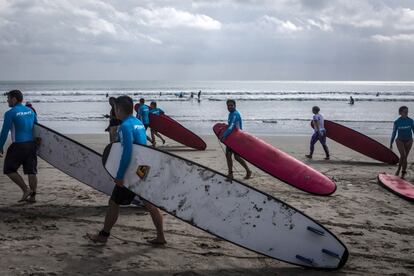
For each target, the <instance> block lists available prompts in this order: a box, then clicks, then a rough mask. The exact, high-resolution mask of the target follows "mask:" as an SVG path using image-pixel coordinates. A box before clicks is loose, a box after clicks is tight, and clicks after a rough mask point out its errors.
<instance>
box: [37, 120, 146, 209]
mask: <svg viewBox="0 0 414 276" xmlns="http://www.w3.org/2000/svg"><path fill="white" fill-rule="evenodd" d="M34 135H35V137H39V138H40V139H41V142H40V145H39V147H38V151H37V154H38V156H39V157H40V158H42V159H43V160H45V161H46V162H47V163H49V164H50V165H52V166H53V167H55V168H56V169H58V170H60V171H62V172H63V173H65V174H67V175H69V176H70V177H73V178H75V179H76V180H78V181H79V182H81V183H83V184H86V185H88V186H90V187H92V188H94V189H95V190H98V191H100V192H102V193H104V194H107V195H111V194H112V190H113V188H114V185H115V183H114V180H113V178H112V177H111V176H110V175H109V174H108V172H107V171H106V170H105V168H104V167H103V166H102V154H100V153H98V152H96V151H94V150H92V149H90V148H88V147H87V146H85V145H82V144H81V143H79V142H77V141H75V140H73V139H70V138H68V137H66V136H65V135H62V134H60V133H59V132H57V131H55V130H52V129H50V128H48V127H46V126H43V125H41V124H35V126H34ZM134 204H136V205H142V204H141V201H140V200H139V198H138V197H137V198H136V199H135V200H134Z"/></svg>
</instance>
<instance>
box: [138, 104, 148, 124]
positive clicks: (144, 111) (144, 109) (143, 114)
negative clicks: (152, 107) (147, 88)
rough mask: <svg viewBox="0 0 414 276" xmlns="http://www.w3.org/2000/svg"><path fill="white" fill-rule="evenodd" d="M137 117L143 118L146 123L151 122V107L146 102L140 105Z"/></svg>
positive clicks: (142, 120)
mask: <svg viewBox="0 0 414 276" xmlns="http://www.w3.org/2000/svg"><path fill="white" fill-rule="evenodd" d="M137 118H138V119H139V120H141V122H142V123H143V124H144V125H148V124H149V107H148V106H147V105H146V104H140V105H139V109H138V112H137Z"/></svg>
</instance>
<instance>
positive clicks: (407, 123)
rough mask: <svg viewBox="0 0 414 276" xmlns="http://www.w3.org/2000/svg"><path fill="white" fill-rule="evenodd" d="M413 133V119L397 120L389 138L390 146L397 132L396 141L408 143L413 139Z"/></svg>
mask: <svg viewBox="0 0 414 276" xmlns="http://www.w3.org/2000/svg"><path fill="white" fill-rule="evenodd" d="M413 131H414V121H413V119H411V118H409V117H407V118H402V117H400V118H398V119H397V120H395V122H394V128H393V130H392V136H391V145H392V144H393V143H394V139H395V136H396V135H397V132H398V138H397V139H398V140H401V141H409V140H411V139H413Z"/></svg>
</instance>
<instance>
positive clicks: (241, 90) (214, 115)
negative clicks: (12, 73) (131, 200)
mask: <svg viewBox="0 0 414 276" xmlns="http://www.w3.org/2000/svg"><path fill="white" fill-rule="evenodd" d="M11 89H19V90H21V91H22V92H23V94H24V97H25V101H30V102H32V104H33V106H34V108H35V109H36V110H37V112H38V119H39V122H41V123H42V124H44V125H46V126H49V127H51V128H53V129H56V130H57V131H60V132H62V133H67V134H75V133H104V129H105V128H106V126H107V125H108V120H107V119H105V118H104V117H103V115H104V114H108V113H109V109H110V106H109V104H108V99H107V97H106V96H107V94H108V95H109V96H119V95H129V96H131V97H132V98H133V99H134V101H135V102H136V101H138V100H139V98H141V97H144V98H145V99H146V100H147V101H148V102H149V101H152V100H155V101H157V103H158V107H160V108H161V109H163V110H164V111H165V112H166V114H167V115H169V116H171V117H172V118H174V119H175V120H177V121H179V122H180V123H182V124H183V125H184V126H186V127H187V128H189V129H191V130H192V131H194V132H196V133H198V134H203V135H205V134H213V132H212V126H213V125H214V124H215V123H217V122H225V121H226V120H227V115H228V112H227V109H226V103H225V101H226V100H227V99H235V100H236V101H237V109H238V110H239V112H240V113H241V115H242V118H243V120H244V129H245V130H247V131H249V132H251V133H254V134H258V135H308V134H311V133H312V129H311V128H310V120H311V118H312V112H311V109H312V106H314V105H317V106H319V107H320V108H321V113H322V114H323V115H324V117H325V118H326V119H329V120H334V121H336V122H339V123H341V124H344V125H346V126H349V127H351V128H354V129H355V130H357V131H360V132H363V133H365V134H367V135H374V136H388V135H390V134H391V131H392V123H393V121H394V120H395V119H396V118H397V117H398V107H399V106H401V105H407V106H408V107H409V108H411V107H414V82H367V81H1V82H0V91H1V92H2V93H4V92H7V91H9V90H11ZM198 91H201V99H200V101H198V100H197V93H198ZM191 92H193V93H194V94H195V95H194V98H191V97H190V95H191ZM180 93H182V95H183V97H182V98H180V97H179V95H180ZM350 96H352V97H353V98H354V99H355V104H354V105H349V104H348V101H349V97H350ZM7 110H8V106H7V103H6V97H5V96H3V97H0V113H1V114H0V116H3V114H4V112H5V111H7Z"/></svg>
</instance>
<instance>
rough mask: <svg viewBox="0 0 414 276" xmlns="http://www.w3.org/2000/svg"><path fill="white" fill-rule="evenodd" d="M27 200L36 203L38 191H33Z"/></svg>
mask: <svg viewBox="0 0 414 276" xmlns="http://www.w3.org/2000/svg"><path fill="white" fill-rule="evenodd" d="M26 201H27V202H29V203H36V192H31V193H30V196H29V197H28V198H27V199H26Z"/></svg>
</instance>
